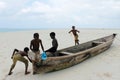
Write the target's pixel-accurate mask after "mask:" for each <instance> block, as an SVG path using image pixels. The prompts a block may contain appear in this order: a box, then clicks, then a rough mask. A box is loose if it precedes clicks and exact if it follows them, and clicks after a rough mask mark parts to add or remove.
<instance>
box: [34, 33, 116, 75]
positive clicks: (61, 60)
mask: <svg viewBox="0 0 120 80" xmlns="http://www.w3.org/2000/svg"><path fill="white" fill-rule="evenodd" d="M115 36H116V34H112V35H109V36H106V37H103V38H100V39H96V40H93V41H88V42H86V43H82V44H80V45H77V46H72V47H68V48H65V49H61V50H58V51H57V52H56V54H58V56H55V57H48V58H47V60H45V61H43V63H42V64H41V62H38V63H33V74H38V73H45V72H51V71H56V70H60V69H65V68H68V67H71V66H73V65H76V64H78V63H80V62H82V61H84V60H86V59H88V58H90V57H92V56H95V55H97V54H99V53H101V52H103V51H105V50H107V49H109V48H110V46H111V44H112V42H113V40H114V38H115Z"/></svg>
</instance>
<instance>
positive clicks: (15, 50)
mask: <svg viewBox="0 0 120 80" xmlns="http://www.w3.org/2000/svg"><path fill="white" fill-rule="evenodd" d="M18 51H19V50H18V49H14V51H13V54H12V56H11V59H12V58H13V55H14V54H15V52H18Z"/></svg>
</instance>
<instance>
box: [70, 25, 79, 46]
mask: <svg viewBox="0 0 120 80" xmlns="http://www.w3.org/2000/svg"><path fill="white" fill-rule="evenodd" d="M71 32H72V33H73V35H74V38H75V45H77V44H78V45H79V39H78V34H77V32H78V33H80V31H78V30H76V29H75V26H72V30H70V31H69V33H71Z"/></svg>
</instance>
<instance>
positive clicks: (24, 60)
mask: <svg viewBox="0 0 120 80" xmlns="http://www.w3.org/2000/svg"><path fill="white" fill-rule="evenodd" d="M19 61H21V62H23V63H24V64H25V74H29V73H30V72H28V71H27V70H28V60H27V59H25V58H24V57H22V56H21V58H20V59H19Z"/></svg>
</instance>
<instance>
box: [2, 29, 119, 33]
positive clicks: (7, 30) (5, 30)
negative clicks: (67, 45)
mask: <svg viewBox="0 0 120 80" xmlns="http://www.w3.org/2000/svg"><path fill="white" fill-rule="evenodd" d="M50 29H51V30H53V29H68V28H47V29H45V28H43V29H40V28H39V29H36V28H34V29H31V28H30V29H29V28H28V29H24V28H23V29H22V28H20V29H19V28H18V29H17V28H12V29H10V28H0V32H16V31H31V30H50ZM70 29H71V28H70ZM78 29H80V30H120V28H78Z"/></svg>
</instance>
